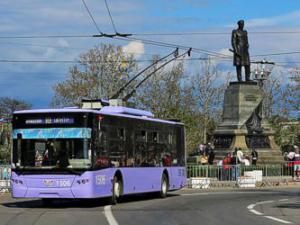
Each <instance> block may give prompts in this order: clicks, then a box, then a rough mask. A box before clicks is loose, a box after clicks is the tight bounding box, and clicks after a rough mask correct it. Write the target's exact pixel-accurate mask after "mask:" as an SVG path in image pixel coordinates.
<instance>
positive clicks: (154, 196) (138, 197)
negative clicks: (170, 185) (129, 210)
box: [120, 193, 180, 203]
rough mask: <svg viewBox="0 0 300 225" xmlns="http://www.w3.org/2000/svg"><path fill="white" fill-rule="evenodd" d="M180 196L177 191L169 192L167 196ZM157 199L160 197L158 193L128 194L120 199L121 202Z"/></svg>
mask: <svg viewBox="0 0 300 225" xmlns="http://www.w3.org/2000/svg"><path fill="white" fill-rule="evenodd" d="M176 196H180V195H179V194H175V193H171V194H170V193H168V196H167V197H166V198H172V197H176ZM155 199H160V197H159V196H158V194H157V193H147V194H135V195H127V196H123V197H122V198H121V199H120V203H129V202H139V201H151V200H155Z"/></svg>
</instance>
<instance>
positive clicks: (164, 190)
mask: <svg viewBox="0 0 300 225" xmlns="http://www.w3.org/2000/svg"><path fill="white" fill-rule="evenodd" d="M168 190H169V180H168V177H167V175H166V174H165V173H163V175H162V178H161V185H160V192H159V196H160V197H161V198H165V197H167V194H168Z"/></svg>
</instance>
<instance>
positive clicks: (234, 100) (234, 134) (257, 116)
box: [214, 82, 283, 164]
mask: <svg viewBox="0 0 300 225" xmlns="http://www.w3.org/2000/svg"><path fill="white" fill-rule="evenodd" d="M262 100H263V93H262V90H261V88H260V87H259V86H258V85H257V83H256V82H231V83H230V85H229V87H228V88H227V89H226V91H225V96H224V108H223V116H222V123H221V124H220V125H219V126H218V128H217V129H216V131H215V132H214V145H215V147H216V148H215V153H216V159H222V158H223V157H224V156H225V155H226V153H228V152H232V151H234V149H235V148H241V149H242V150H243V152H244V155H248V156H250V158H251V149H252V148H255V149H256V150H257V152H258V162H257V163H269V164H274V163H281V162H283V157H282V154H281V151H280V149H279V147H278V146H277V145H276V143H275V141H274V131H273V130H272V129H271V128H270V125H269V124H268V123H267V121H266V120H264V119H263V109H262Z"/></svg>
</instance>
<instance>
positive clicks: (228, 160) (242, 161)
mask: <svg viewBox="0 0 300 225" xmlns="http://www.w3.org/2000/svg"><path fill="white" fill-rule="evenodd" d="M251 158H252V159H251V160H252V165H256V162H257V160H258V153H257V151H256V150H255V149H254V148H253V149H252V152H251ZM250 164H251V163H250V157H249V156H248V155H246V156H244V153H243V151H242V149H241V148H235V149H234V151H233V152H232V153H231V152H228V153H227V154H226V156H225V157H224V158H223V159H222V160H220V161H219V162H218V166H220V167H221V168H222V170H220V174H219V177H220V179H222V180H236V179H237V178H238V177H239V176H240V171H239V166H240V165H244V166H250Z"/></svg>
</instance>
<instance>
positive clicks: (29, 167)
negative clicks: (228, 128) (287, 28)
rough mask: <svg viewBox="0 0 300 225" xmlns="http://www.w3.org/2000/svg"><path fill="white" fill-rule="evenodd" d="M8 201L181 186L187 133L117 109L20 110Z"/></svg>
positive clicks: (114, 199)
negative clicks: (11, 197) (10, 197)
mask: <svg viewBox="0 0 300 225" xmlns="http://www.w3.org/2000/svg"><path fill="white" fill-rule="evenodd" d="M12 157H13V159H12V161H13V163H12V196H13V197H15V198H42V199H44V200H51V199H54V198H99V197H111V200H112V203H116V202H117V200H118V198H119V197H120V196H122V195H127V194H135V193H145V192H158V193H160V195H161V197H165V196H166V194H167V192H168V191H171V190H176V189H180V188H182V187H183V186H184V185H185V183H186V171H185V144H184V126H183V124H182V123H179V122H174V121H168V120H160V119H155V118H153V114H152V113H150V112H147V111H143V110H137V109H132V108H126V107H120V106H104V107H103V108H101V109H100V110H93V109H71V108H70V109H51V110H25V111H17V112H15V113H14V115H13V156H12Z"/></svg>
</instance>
